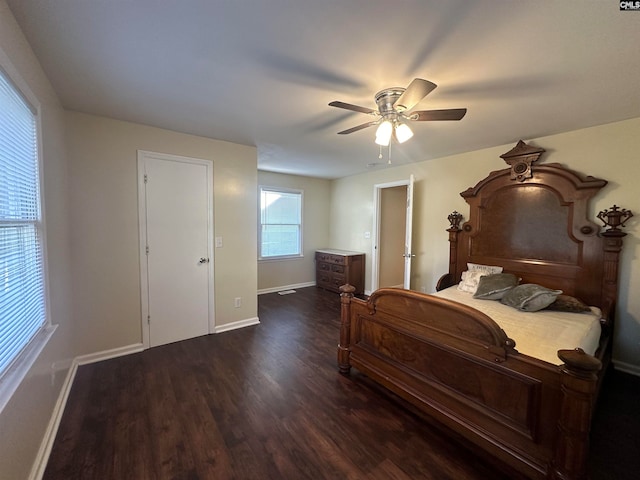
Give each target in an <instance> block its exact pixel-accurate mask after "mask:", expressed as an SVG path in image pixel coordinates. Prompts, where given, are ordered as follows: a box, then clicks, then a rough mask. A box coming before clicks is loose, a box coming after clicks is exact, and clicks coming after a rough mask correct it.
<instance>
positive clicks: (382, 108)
mask: <svg viewBox="0 0 640 480" xmlns="http://www.w3.org/2000/svg"><path fill="white" fill-rule="evenodd" d="M436 87H437V85H436V84H435V83H432V82H430V81H428V80H424V79H422V78H414V79H413V81H412V82H411V83H410V84H409V86H408V87H407V88H402V87H392V88H386V89H384V90H380V91H379V92H378V93H376V95H375V100H376V105H377V106H378V110H373V109H371V108H367V107H361V106H359V105H352V104H350V103H345V102H340V101H334V102H331V103H329V106H331V107H336V108H343V109H345V110H351V111H353V112H360V113H365V114H367V115H372V116H374V117H379V118H378V119H377V120H374V121H370V122H367V123H363V124H361V125H358V126H356V127H352V128H349V129H347V130H343V131H341V132H338V134H339V135H347V134H349V133H353V132H357V131H358V130H362V129H365V128H367V127H371V126H373V125H378V128H377V130H376V140H375V141H376V143H377V144H378V145H381V146H387V145H389V143H390V142H391V137H395V139H396V140H397V141H398V143H403V142H406V141H407V140H409V139H410V138H411V137H413V132H412V131H411V128H409V125H407V123H409V122H428V121H439V120H461V119H462V118H463V117H464V116H465V114H466V113H467V109H466V108H453V109H446V110H421V111H414V112H409V110H411V109H412V108H413V107H415V106H416V105H417V104H418V102H420V100H422V99H423V98H424V97H426V96H427V95H428V94H429V93H431V92H432V91H433V90H434V89H435V88H436Z"/></svg>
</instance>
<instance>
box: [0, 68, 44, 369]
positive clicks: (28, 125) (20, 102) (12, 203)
mask: <svg viewBox="0 0 640 480" xmlns="http://www.w3.org/2000/svg"><path fill="white" fill-rule="evenodd" d="M36 124H37V121H36V116H35V114H34V113H33V112H32V110H31V106H30V104H28V103H27V102H26V101H25V99H24V97H23V96H22V94H21V93H20V92H19V91H18V90H17V89H16V88H15V87H14V86H13V84H12V83H11V81H10V80H9V78H8V76H6V75H5V73H4V72H3V71H2V70H0V378H2V379H4V376H5V374H7V372H8V371H9V369H10V367H11V366H12V365H13V364H14V362H15V361H16V359H17V358H18V357H19V356H20V355H21V354H22V353H23V352H25V350H26V347H27V346H28V345H29V343H30V342H31V340H33V338H34V337H36V335H37V334H38V333H39V332H40V331H42V330H43V327H45V325H46V323H47V315H46V307H45V288H44V260H43V250H44V248H43V233H44V232H43V230H42V222H41V215H40V181H39V172H38V139H37V127H36Z"/></svg>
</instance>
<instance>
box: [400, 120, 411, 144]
mask: <svg viewBox="0 0 640 480" xmlns="http://www.w3.org/2000/svg"><path fill="white" fill-rule="evenodd" d="M411 137H413V132H412V131H411V129H410V128H409V125H407V124H406V123H399V124H398V125H397V126H396V140H398V143H404V142H406V141H407V140H409V139H410V138H411Z"/></svg>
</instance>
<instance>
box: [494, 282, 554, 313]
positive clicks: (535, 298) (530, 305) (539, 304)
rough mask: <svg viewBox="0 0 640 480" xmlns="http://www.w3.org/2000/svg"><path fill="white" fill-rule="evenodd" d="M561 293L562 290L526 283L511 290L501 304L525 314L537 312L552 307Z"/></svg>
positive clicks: (501, 300)
mask: <svg viewBox="0 0 640 480" xmlns="http://www.w3.org/2000/svg"><path fill="white" fill-rule="evenodd" d="M561 293H562V290H551V289H549V288H545V287H542V286H540V285H536V284H535V283H525V284H524V285H518V286H517V287H513V288H512V289H511V290H509V291H508V292H507V293H506V294H505V295H504V297H502V298H501V299H500V302H501V303H504V304H505V305H509V306H510V307H513V308H517V309H518V310H523V311H525V312H537V311H538V310H542V309H543V308H546V307H548V306H549V305H551V304H552V303H553V302H554V301H555V300H556V298H557V297H558V295H560V294H561Z"/></svg>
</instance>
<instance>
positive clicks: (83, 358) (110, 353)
mask: <svg viewBox="0 0 640 480" xmlns="http://www.w3.org/2000/svg"><path fill="white" fill-rule="evenodd" d="M143 350H144V345H142V344H141V343H134V344H133V345H127V346H125V347H118V348H113V349H111V350H104V351H102V352H96V353H89V354H87V355H80V356H79V357H76V358H75V360H76V362H77V363H78V365H87V364H88V363H96V362H101V361H102V360H109V359H110V358H117V357H122V356H124V355H131V354H132V353H139V352H142V351H143Z"/></svg>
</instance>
